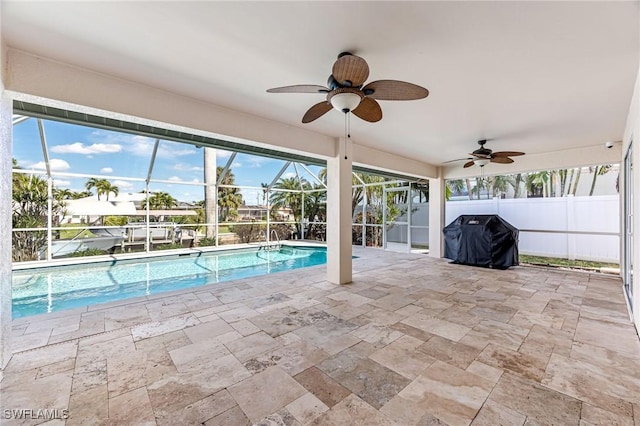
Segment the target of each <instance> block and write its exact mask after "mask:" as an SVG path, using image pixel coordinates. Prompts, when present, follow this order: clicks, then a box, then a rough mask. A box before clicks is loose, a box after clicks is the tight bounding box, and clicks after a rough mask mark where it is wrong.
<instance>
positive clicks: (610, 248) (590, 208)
mask: <svg viewBox="0 0 640 426" xmlns="http://www.w3.org/2000/svg"><path fill="white" fill-rule="evenodd" d="M462 214H497V215H499V216H500V217H502V218H503V219H505V220H506V221H507V222H509V223H510V224H512V225H513V226H515V227H516V228H518V229H519V230H520V241H519V244H518V249H519V251H520V253H522V254H529V255H535V256H547V257H559V258H565V259H581V260H593V261H599V262H612V263H619V262H620V199H619V196H618V195H603V196H592V197H573V196H569V197H562V198H514V199H499V198H494V199H491V200H473V201H449V202H447V203H446V208H445V221H446V224H449V223H451V222H452V221H453V220H454V219H455V218H457V217H458V216H459V215H462Z"/></svg>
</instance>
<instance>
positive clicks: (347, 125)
mask: <svg viewBox="0 0 640 426" xmlns="http://www.w3.org/2000/svg"><path fill="white" fill-rule="evenodd" d="M347 139H351V117H349V111H347V112H345V113H344V159H345V160H346V159H347Z"/></svg>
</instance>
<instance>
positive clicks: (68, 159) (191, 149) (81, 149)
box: [13, 118, 321, 204]
mask: <svg viewBox="0 0 640 426" xmlns="http://www.w3.org/2000/svg"><path fill="white" fill-rule="evenodd" d="M42 123H43V128H44V134H45V140H46V141H47V147H48V153H49V164H50V166H51V170H52V174H54V185H55V186H56V187H57V188H68V189H70V190H72V191H78V192H79V191H84V190H85V183H86V181H87V179H88V177H77V176H68V175H66V174H83V175H90V177H98V178H104V179H107V180H109V181H110V182H111V183H112V184H113V185H116V186H117V187H118V189H119V191H120V193H121V194H123V193H136V192H140V191H142V190H143V189H144V187H145V184H144V179H145V178H146V176H147V173H148V171H149V165H150V162H151V155H152V152H153V146H154V143H155V138H150V137H146V136H140V135H132V134H128V133H122V132H116V131H110V130H104V129H98V128H93V127H86V126H80V125H74V124H68V123H62V122H57V121H49V120H43V121H42ZM13 140H14V144H13V158H15V159H16V160H17V161H18V166H19V167H20V168H22V169H27V170H34V171H38V170H43V171H44V170H45V162H44V154H43V150H42V145H41V142H40V134H39V131H38V124H37V120H36V119H35V118H30V119H28V120H26V121H24V122H21V123H19V124H16V125H14V127H13ZM203 152H204V150H203V149H202V148H198V147H196V146H194V145H189V144H184V143H179V142H172V141H165V140H161V141H160V144H159V146H158V152H157V155H156V161H155V163H154V165H153V171H152V174H151V176H152V178H151V179H152V183H151V184H150V185H149V189H150V190H151V191H154V192H156V191H162V192H167V193H169V194H171V195H172V196H173V197H174V198H175V199H176V200H178V201H184V202H194V201H199V200H202V199H204V189H203V187H202V186H198V185H197V184H202V183H203V182H204V167H203V166H204V159H203V158H204V155H203ZM231 154H232V153H231V152H228V151H222V150H217V151H216V163H217V165H218V166H221V167H224V166H225V165H226V164H227V162H228V160H229V158H230V156H231ZM284 164H285V161H283V160H278V159H272V158H266V157H259V156H255V155H249V154H237V155H236V157H235V158H234V160H233V163H232V165H231V171H232V172H233V174H234V176H235V183H236V185H238V186H251V187H258V188H260V184H261V183H263V182H264V183H271V182H272V181H273V179H274V177H275V176H276V175H277V174H278V172H279V171H280V170H281V169H282V167H283V166H284ZM308 168H309V169H310V170H311V171H312V172H313V173H315V174H317V173H318V172H319V171H320V169H321V168H320V167H318V166H308ZM298 172H299V174H300V176H301V177H303V178H305V179H307V180H309V181H310V182H311V183H317V182H316V181H315V180H314V179H313V178H312V177H311V176H310V175H309V174H308V173H307V172H306V171H305V170H304V169H303V168H301V167H298ZM295 173H296V172H295V169H294V167H293V165H290V166H289V167H288V169H287V170H286V171H285V173H284V174H283V175H282V176H283V177H285V178H286V177H293V176H295ZM127 178H134V179H136V180H131V179H127ZM154 180H160V181H163V182H153V181H154ZM194 184H196V185H194ZM94 191H95V190H94ZM241 192H242V195H243V200H244V201H245V203H246V204H257V203H258V202H262V196H261V194H262V190H260V189H245V188H243V189H241ZM112 197H113V196H112Z"/></svg>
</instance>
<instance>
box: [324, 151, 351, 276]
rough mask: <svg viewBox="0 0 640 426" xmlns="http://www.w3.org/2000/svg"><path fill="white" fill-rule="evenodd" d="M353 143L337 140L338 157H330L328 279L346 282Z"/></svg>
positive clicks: (349, 244)
mask: <svg viewBox="0 0 640 426" xmlns="http://www.w3.org/2000/svg"><path fill="white" fill-rule="evenodd" d="M351 161H352V160H351V142H350V141H347V142H346V143H345V140H344V139H339V140H336V156H335V157H333V158H330V159H328V160H327V280H328V281H329V282H331V283H334V284H347V283H350V282H351V279H352V270H351V267H352V262H351V255H352V254H351V250H352V248H351V185H352V182H353V178H352V168H351Z"/></svg>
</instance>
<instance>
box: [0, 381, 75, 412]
mask: <svg viewBox="0 0 640 426" xmlns="http://www.w3.org/2000/svg"><path fill="white" fill-rule="evenodd" d="M0 394H1V395H2V401H1V403H2V409H3V410H5V409H17V410H19V409H34V410H59V411H62V410H67V409H68V408H69V398H70V394H71V372H69V371H67V372H63V373H58V374H54V375H51V376H47V377H43V378H41V379H37V380H35V379H34V377H33V375H30V377H22V378H21V379H20V380H15V379H14V380H13V381H9V382H8V383H5V379H3V381H2V382H0ZM3 418H4V413H3Z"/></svg>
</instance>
